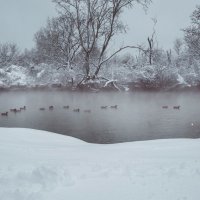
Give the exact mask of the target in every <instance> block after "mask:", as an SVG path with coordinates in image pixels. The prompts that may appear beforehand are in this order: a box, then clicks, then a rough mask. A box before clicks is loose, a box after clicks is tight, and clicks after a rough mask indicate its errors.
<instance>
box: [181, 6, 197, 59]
mask: <svg viewBox="0 0 200 200" xmlns="http://www.w3.org/2000/svg"><path fill="white" fill-rule="evenodd" d="M183 31H184V33H185V41H186V44H187V46H188V49H189V51H190V53H191V55H192V56H194V57H195V58H197V59H198V60H199V59H200V5H198V6H197V7H196V9H195V10H194V12H193V13H192V15H191V25H190V26H189V27H188V28H186V29H184V30H183Z"/></svg>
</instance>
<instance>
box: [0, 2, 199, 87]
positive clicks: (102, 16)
mask: <svg viewBox="0 0 200 200" xmlns="http://www.w3.org/2000/svg"><path fill="white" fill-rule="evenodd" d="M53 2H54V3H55V6H56V8H57V10H58V16H57V17H53V18H49V19H48V20H47V24H46V26H44V27H42V28H41V29H40V30H39V31H38V32H37V33H36V34H35V36H34V40H35V47H34V48H33V49H31V50H25V51H24V52H20V51H19V48H18V47H17V45H16V44H9V43H6V44H0V67H1V68H3V67H5V66H8V65H11V64H15V65H21V66H24V67H30V66H34V65H38V64H40V63H46V64H53V65H54V66H55V67H56V68H57V69H58V70H59V69H60V68H64V69H70V70H73V71H75V72H76V74H77V76H80V77H81V79H79V82H78V84H79V85H80V84H84V83H87V82H88V81H94V80H97V79H107V80H109V79H110V78H111V77H105V76H102V73H101V72H104V74H105V71H106V70H107V69H108V67H109V66H111V65H115V64H116V63H117V65H116V66H118V65H119V64H120V65H124V67H127V66H128V67H129V68H130V69H133V72H134V69H135V68H138V70H139V69H142V68H143V67H145V66H152V67H153V70H154V72H156V73H157V78H156V81H157V82H160V83H159V84H161V83H162V84H167V83H165V82H168V81H172V82H173V71H174V70H175V69H176V70H179V69H180V68H181V69H182V68H184V69H186V68H190V67H191V66H192V67H193V70H195V72H196V73H197V74H199V78H200V5H198V6H196V8H195V10H194V11H193V13H192V15H191V17H190V19H191V23H190V25H189V26H188V27H186V28H184V29H183V30H182V31H183V32H184V38H183V39H176V40H175V42H174V47H173V48H172V49H170V50H168V51H166V50H163V49H161V48H159V45H158V43H157V41H156V32H155V26H156V23H157V21H156V20H155V19H154V20H153V22H154V28H153V33H152V34H151V35H150V36H149V37H148V38H147V40H146V45H144V44H143V45H129V46H124V47H121V48H119V49H118V50H117V51H115V52H112V51H110V50H109V47H110V44H111V43H112V41H113V40H114V39H115V38H116V35H117V34H121V33H123V32H125V31H126V26H125V25H124V24H123V23H122V21H121V15H122V13H123V12H124V11H125V10H126V9H131V8H132V7H133V6H136V4H139V5H141V6H143V8H144V9H147V8H148V6H149V4H150V3H151V0H53ZM127 48H134V49H135V50H136V51H135V53H134V54H132V55H130V54H129V55H128V56H127V55H124V56H123V57H121V56H118V53H119V52H122V51H123V50H124V49H127ZM116 70H117V69H116ZM170 70H171V71H170ZM169 71H170V73H171V74H170V77H169ZM166 74H168V75H167V76H166ZM166 77H167V78H166ZM141 81H144V82H145V81H147V82H146V83H144V84H147V85H148V84H149V80H141ZM153 81H155V80H153Z"/></svg>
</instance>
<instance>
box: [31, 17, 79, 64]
mask: <svg viewBox="0 0 200 200" xmlns="http://www.w3.org/2000/svg"><path fill="white" fill-rule="evenodd" d="M35 41H36V49H37V51H38V54H39V55H40V56H41V57H43V60H45V61H47V62H48V61H49V62H51V63H52V62H53V63H56V64H57V65H59V66H62V67H71V65H73V64H74V60H75V57H76V54H77V53H78V52H79V50H80V42H79V39H78V38H77V37H76V36H75V22H74V20H73V19H72V18H71V17H70V16H67V15H66V14H65V15H62V16H59V17H56V18H52V19H48V22H47V25H46V27H43V28H41V29H40V30H39V31H38V32H37V33H36V34H35Z"/></svg>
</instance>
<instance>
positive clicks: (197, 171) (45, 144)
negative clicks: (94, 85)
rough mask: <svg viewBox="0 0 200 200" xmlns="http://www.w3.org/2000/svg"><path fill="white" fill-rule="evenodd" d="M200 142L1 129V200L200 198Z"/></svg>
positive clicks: (162, 199)
mask: <svg viewBox="0 0 200 200" xmlns="http://www.w3.org/2000/svg"><path fill="white" fill-rule="evenodd" d="M199 152H200V140H199V139H173V140H155V141H145V142H132V143H124V144H114V145H96V144H88V143H85V142H83V141H80V140H77V139H74V138H71V137H67V136H62V135H57V134H53V133H48V132H44V131H36V130H30V129H15V128H14V129H10V128H9V129H8V128H0V199H2V200H8V199H9V200H55V199H57V200H64V199H65V200H66V199H73V200H83V199H87V200H102V199H104V200H111V199H113V200H122V199H123V200H132V199H136V200H147V199H148V200H150V199H152V200H169V199H170V200H186V199H187V200H199V199H200V190H199V188H200V153H199Z"/></svg>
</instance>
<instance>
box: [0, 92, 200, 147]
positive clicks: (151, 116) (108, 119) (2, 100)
mask: <svg viewBox="0 0 200 200" xmlns="http://www.w3.org/2000/svg"><path fill="white" fill-rule="evenodd" d="M199 99H200V94H197V93H193V92H185V93H173V92H171V93H156V92H134V93H112V92H111V93H102V92H101V93H79V92H73V93H72V92H66V91H58V90H57V91H56V90H55V91H43V90H42V91H34V90H33V91H9V92H1V93H0V111H1V112H5V111H7V110H9V109H10V108H19V107H22V106H24V105H25V106H27V109H26V110H25V111H21V112H19V113H13V112H9V113H8V116H7V117H6V116H0V126H1V127H26V128H33V129H41V130H47V131H52V132H55V133H60V134H64V135H69V136H73V137H75V138H80V139H82V140H85V141H87V142H92V143H118V142H127V141H136V140H150V139H160V138H196V137H200V120H199V115H200V102H199ZM50 105H53V106H54V109H53V110H49V106H50ZM65 105H69V106H70V107H69V109H63V106H65ZM111 105H118V108H117V109H113V108H110V106H111ZM163 105H168V106H169V108H168V109H163V108H162V106H163ZM176 105H180V106H181V107H180V110H175V109H173V106H176ZM101 106H108V108H107V109H101V108H100V107H101ZM41 107H44V108H46V110H45V111H40V110H39V108H41ZM76 108H80V112H74V111H73V109H76ZM86 109H87V110H88V109H89V110H91V113H88V112H84V110H86Z"/></svg>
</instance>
